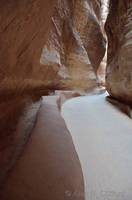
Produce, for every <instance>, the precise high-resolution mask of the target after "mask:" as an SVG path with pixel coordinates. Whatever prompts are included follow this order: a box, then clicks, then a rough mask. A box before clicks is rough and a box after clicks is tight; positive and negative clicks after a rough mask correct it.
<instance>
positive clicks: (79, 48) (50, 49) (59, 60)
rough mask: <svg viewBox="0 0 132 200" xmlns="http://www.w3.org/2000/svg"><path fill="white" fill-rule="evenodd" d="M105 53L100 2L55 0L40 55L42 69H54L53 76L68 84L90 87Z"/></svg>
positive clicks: (72, 86)
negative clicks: (44, 43) (56, 1)
mask: <svg viewBox="0 0 132 200" xmlns="http://www.w3.org/2000/svg"><path fill="white" fill-rule="evenodd" d="M104 53H105V40H104V38H103V34H102V29H101V4H100V2H99V1H92V2H91V1H87V0H81V1H80V0H76V1H71V0H58V3H57V5H56V7H55V12H54V15H53V17H52V28H51V30H50V34H49V38H48V41H47V43H46V45H45V46H44V48H43V52H42V55H41V59H40V62H41V64H42V65H43V69H44V70H45V69H46V70H47V71H51V70H54V74H53V76H52V78H53V79H55V78H57V79H60V80H61V79H62V80H64V82H65V84H66V87H67V88H83V89H89V88H93V87H95V85H96V75H95V72H96V71H97V69H98V67H99V65H100V62H101V60H102V58H103V56H104ZM45 78H46V79H50V78H51V75H50V73H47V74H46V77H45Z"/></svg>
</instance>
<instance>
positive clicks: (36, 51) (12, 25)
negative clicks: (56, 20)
mask: <svg viewBox="0 0 132 200" xmlns="http://www.w3.org/2000/svg"><path fill="white" fill-rule="evenodd" d="M55 2H56V0H50V1H49V0H48V1H43V0H37V1H36V0H29V1H27V0H23V1H21V0H17V1H16V0H13V1H12V0H8V1H4V0H2V1H0V44H1V50H0V83H1V85H2V87H1V90H2V91H3V90H6V89H7V88H9V89H12V88H11V87H13V89H14V87H15V86H16V85H17V88H19V89H18V91H20V90H21V89H23V86H24V85H25V88H26V86H27V85H28V84H29V85H31V86H32V88H34V86H35V85H37V84H39V85H42V83H39V82H36V81H38V80H44V75H43V67H42V66H41V65H40V55H41V52H42V48H43V46H44V44H45V42H46V40H47V34H48V30H49V28H50V20H51V15H52V12H53V8H54V4H55ZM29 82H30V83H29ZM1 90H0V91H1Z"/></svg>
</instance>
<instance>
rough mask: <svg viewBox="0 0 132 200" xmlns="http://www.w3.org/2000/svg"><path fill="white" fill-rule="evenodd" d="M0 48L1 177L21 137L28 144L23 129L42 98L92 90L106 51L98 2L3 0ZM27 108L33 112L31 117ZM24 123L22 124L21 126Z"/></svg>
mask: <svg viewBox="0 0 132 200" xmlns="http://www.w3.org/2000/svg"><path fill="white" fill-rule="evenodd" d="M0 47H1V49H0V110H1V115H0V147H1V148H0V161H1V162H0V171H1V172H3V170H4V169H7V167H8V163H9V162H11V161H12V157H13V156H14V155H16V153H17V152H15V151H16V145H17V143H18V137H19V136H22V137H20V138H22V139H20V140H21V141H20V143H21V144H23V140H24V141H26V139H27V130H28V132H29V127H26V126H25V124H26V125H27V126H30V122H31V119H30V114H32V112H34V103H35V102H36V101H37V100H39V98H40V96H42V95H48V94H49V90H55V89H60V88H63V87H65V88H66V89H71V88H83V89H84V88H86V89H88V88H92V87H94V86H95V85H96V75H95V72H96V71H97V68H98V66H99V64H100V62H101V60H102V58H103V55H104V51H105V44H104V38H103V34H102V30H101V24H100V1H99V0H93V1H91V0H7V1H5V0H1V1H0ZM31 105H32V106H31ZM27 107H30V108H31V112H30V114H29V115H27V111H26V110H29V109H28V108H27ZM36 112H37V111H36ZM36 112H35V113H36ZM23 117H24V120H23V121H24V122H26V123H25V124H24V123H20V121H21V118H23ZM25 118H26V119H27V120H26V119H25ZM27 121H28V122H29V123H28V122H27ZM33 121H34V120H33ZM19 124H20V125H21V124H22V125H21V126H20V127H19V128H17V127H18V125H19ZM22 130H24V131H23V132H24V133H23V132H21V131H22ZM28 135H29V134H28ZM7 147H8V148H7ZM10 149H13V150H12V151H11V150H10ZM19 149H20V148H19ZM17 155H18V154H17ZM6 166H7V167H6ZM3 174H5V171H4V173H2V176H0V179H1V177H3ZM0 182H1V180H0Z"/></svg>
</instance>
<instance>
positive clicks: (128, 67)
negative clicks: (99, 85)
mask: <svg viewBox="0 0 132 200" xmlns="http://www.w3.org/2000/svg"><path fill="white" fill-rule="evenodd" d="M106 31H107V35H108V44H109V46H108V66H107V78H106V82H107V90H108V92H109V93H110V95H111V96H112V97H114V98H116V99H118V100H121V101H123V102H125V103H129V104H132V1H131V0H127V1H126V0H111V1H110V13H109V16H108V19H107V23H106Z"/></svg>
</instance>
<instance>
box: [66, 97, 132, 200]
mask: <svg viewBox="0 0 132 200" xmlns="http://www.w3.org/2000/svg"><path fill="white" fill-rule="evenodd" d="M106 95H107V93H105V94H103V95H94V96H88V97H77V98H74V99H71V100H69V101H67V102H66V103H65V104H64V105H63V107H62V115H63V117H64V119H65V121H66V123H67V126H68V129H69V130H70V132H71V135H72V137H73V141H74V144H75V147H76V150H77V153H78V155H79V158H80V161H81V165H82V169H83V174H84V179H85V192H86V200H132V120H131V119H129V118H128V117H127V116H126V115H125V114H123V113H121V112H120V111H118V110H117V109H116V108H115V107H114V106H112V105H111V104H110V103H108V102H107V101H106V100H105V96H106Z"/></svg>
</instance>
